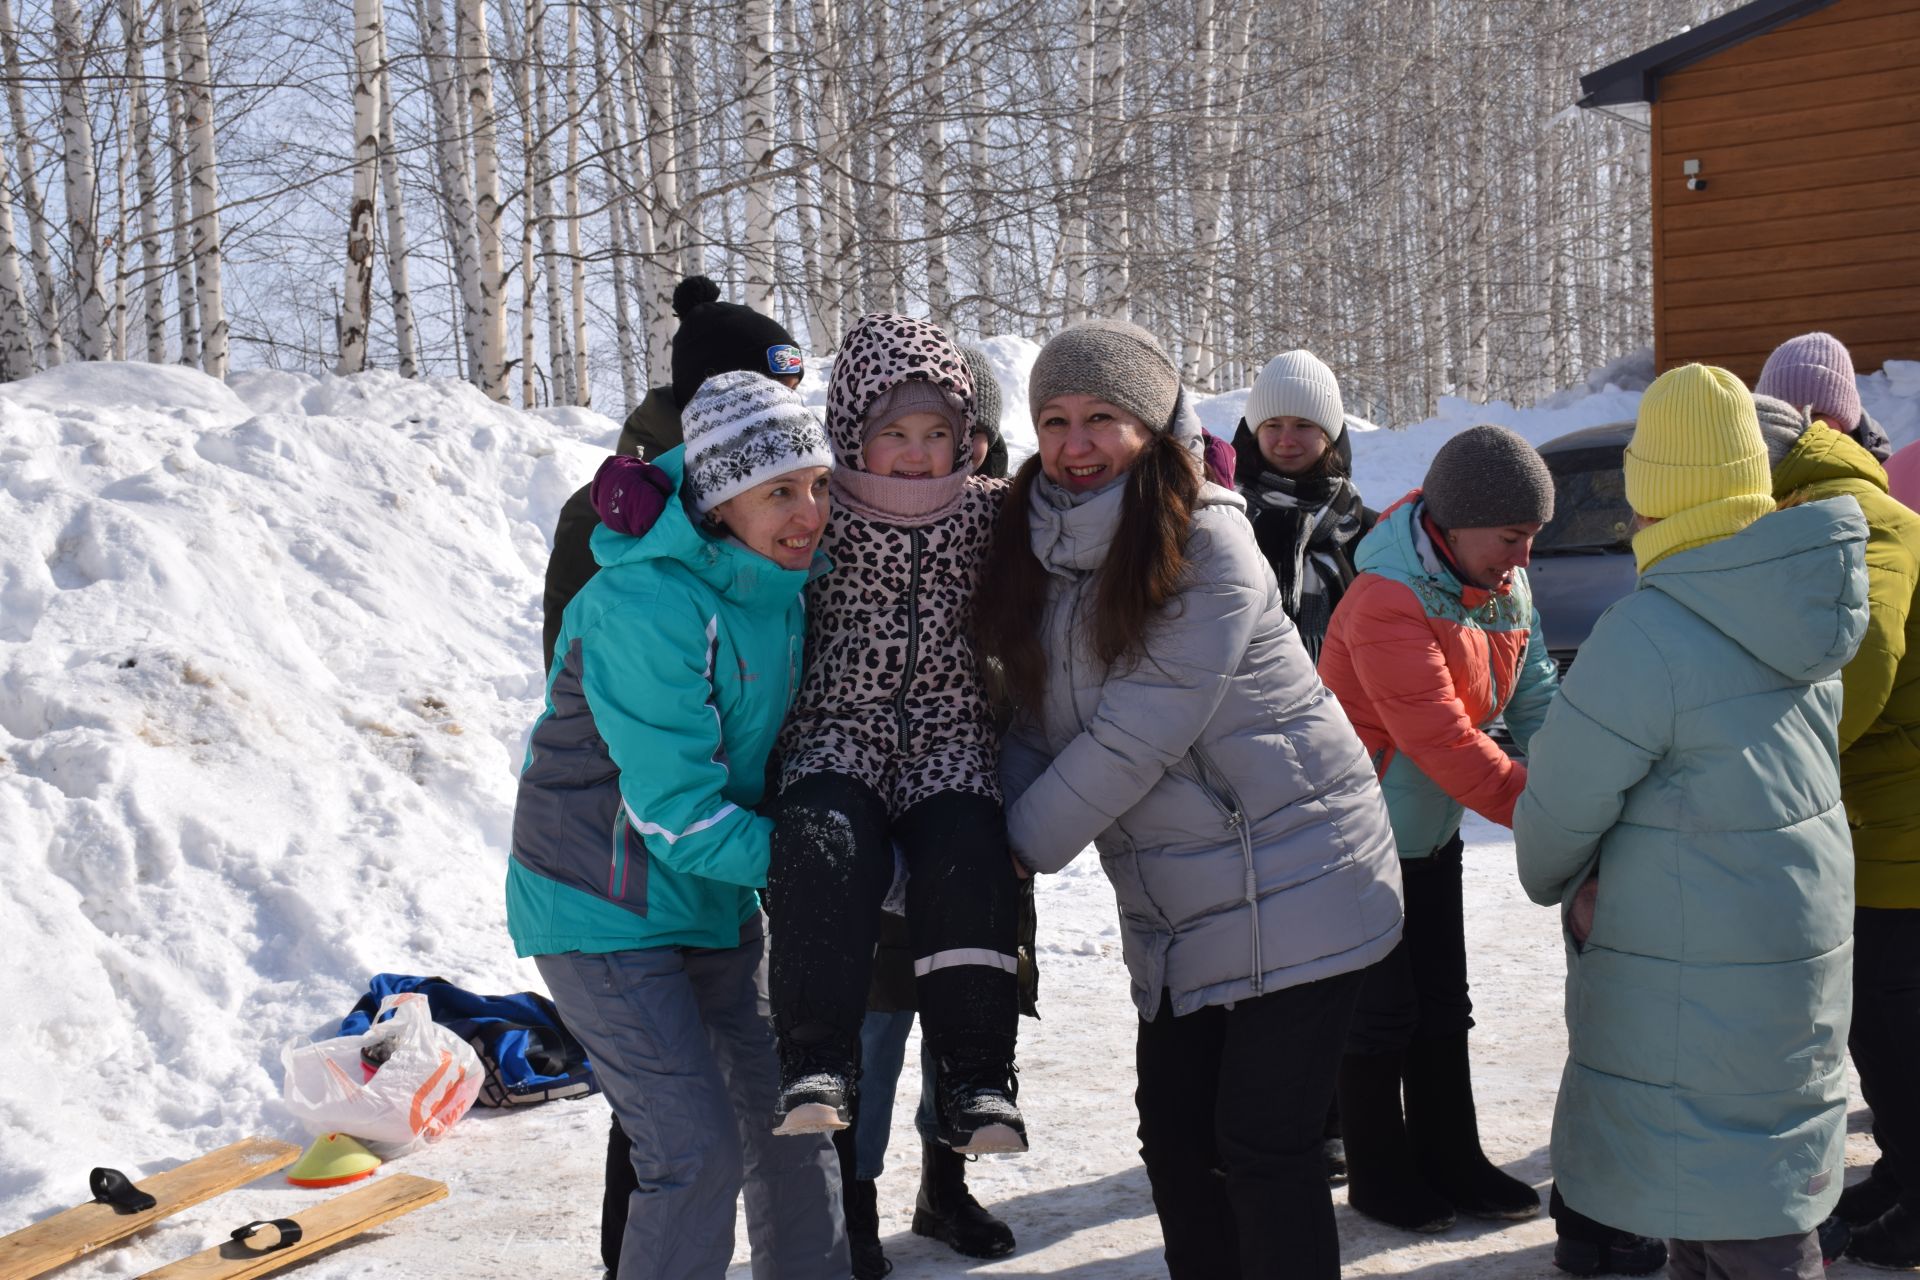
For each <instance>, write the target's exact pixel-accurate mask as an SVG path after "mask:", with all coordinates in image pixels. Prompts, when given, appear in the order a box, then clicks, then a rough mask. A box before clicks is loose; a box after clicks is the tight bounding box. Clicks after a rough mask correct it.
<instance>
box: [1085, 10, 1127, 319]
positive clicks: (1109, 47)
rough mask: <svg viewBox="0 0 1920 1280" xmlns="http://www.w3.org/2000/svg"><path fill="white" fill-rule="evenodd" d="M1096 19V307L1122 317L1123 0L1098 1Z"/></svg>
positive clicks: (1124, 228) (1124, 237)
mask: <svg viewBox="0 0 1920 1280" xmlns="http://www.w3.org/2000/svg"><path fill="white" fill-rule="evenodd" d="M1099 4H1100V17H1099V21H1098V25H1097V29H1096V32H1095V36H1094V40H1095V45H1094V102H1095V103H1096V106H1095V108H1094V121H1095V126H1096V127H1097V128H1098V130H1099V134H1098V137H1099V145H1098V154H1097V158H1096V160H1095V162H1094V169H1093V195H1094V196H1095V198H1096V200H1095V202H1096V207H1098V209H1099V211H1100V216H1099V218H1098V220H1097V223H1098V239H1099V242H1100V247H1099V257H1098V259H1097V263H1098V273H1099V274H1098V279H1097V280H1096V282H1095V286H1094V287H1095V291H1096V294H1097V297H1098V301H1097V303H1096V308H1097V310H1098V312H1099V314H1101V315H1103V316H1112V317H1115V318H1118V319H1122V320H1124V319H1126V318H1127V314H1128V297H1127V292H1128V286H1127V256H1128V255H1127V204H1126V200H1125V199H1124V198H1122V196H1121V188H1122V185H1123V183H1124V182H1125V173H1124V168H1125V166H1124V145H1125V141H1126V132H1125V124H1124V114H1123V113H1124V110H1125V104H1124V100H1123V95H1124V89H1125V86H1124V76H1125V74H1126V57H1125V53H1126V45H1125V43H1124V39H1123V32H1124V29H1125V25H1126V16H1127V0H1099Z"/></svg>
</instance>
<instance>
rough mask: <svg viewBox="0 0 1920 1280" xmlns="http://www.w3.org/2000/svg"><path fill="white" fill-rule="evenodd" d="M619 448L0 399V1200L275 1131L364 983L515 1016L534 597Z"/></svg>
mask: <svg viewBox="0 0 1920 1280" xmlns="http://www.w3.org/2000/svg"><path fill="white" fill-rule="evenodd" d="M614 430H615V427H614V424H612V423H611V422H609V421H607V420H606V419H605V418H602V417H600V416H598V415H595V414H590V413H586V412H582V411H577V410H569V411H559V412H554V413H549V414H547V415H546V416H545V417H544V418H540V417H534V416H529V415H526V414H522V413H517V412H514V411H512V410H509V409H506V408H503V407H501V406H498V405H495V404H492V403H490V402H489V401H487V400H486V399H485V398H484V397H482V396H481V395H480V394H479V393H478V392H477V391H475V390H473V389H472V388H470V387H467V386H464V385H463V384H459V383H454V382H434V383H419V382H407V381H404V380H402V379H400V378H398V377H396V376H393V375H390V374H380V373H370V374H365V375H361V376H358V377H355V378H351V379H334V378H323V379H314V378H310V377H301V376H295V375H287V374H256V375H244V376H237V377H235V379H234V385H233V387H232V388H231V389H229V388H228V387H225V386H222V385H221V384H220V383H218V382H216V381H214V380H212V379H210V378H207V377H204V376H203V375H201V374H198V373H194V372H191V371H188V370H184V369H181V368H176V367H170V366H157V365H146V364H122V365H67V366H63V367H61V368H58V369H56V370H53V371H51V372H48V373H43V374H40V375H38V376H36V377H34V378H31V379H29V380H27V381H26V382H22V383H18V384H14V385H12V386H10V387H6V388H0V833H4V836H5V845H6V849H7V853H6V856H5V857H4V858H0V937H5V938H6V939H7V944H6V952H7V956H8V961H7V969H8V985H9V988H10V996H9V1003H10V1005H11V1008H10V1010H9V1015H10V1016H9V1019H8V1021H9V1024H10V1026H11V1027H12V1028H13V1031H12V1034H11V1035H10V1037H9V1044H8V1050H9V1057H10V1060H11V1062H12V1068H11V1069H10V1070H8V1071H7V1072H5V1073H4V1075H0V1201H5V1202H7V1203H10V1204H13V1205H16V1206H21V1207H31V1208H45V1207H51V1206H52V1205H53V1204H55V1203H59V1202H66V1201H70V1200H71V1199H72V1198H73V1195H74V1193H75V1191H76V1190H77V1188H78V1187H79V1185H80V1184H79V1182H78V1181H77V1180H76V1173H75V1170H74V1168H73V1167H72V1166H73V1162H74V1160H75V1159H77V1158H79V1157H77V1156H76V1155H75V1154H74V1153H76V1152H85V1153H93V1152H98V1153H100V1155H101V1157H102V1158H104V1157H105V1156H107V1155H109V1154H111V1155H114V1156H115V1157H116V1160H114V1161H113V1162H115V1163H124V1164H125V1165H127V1166H129V1167H130V1166H132V1165H133V1164H136V1163H139V1162H141V1161H145V1160H149V1159H153V1158H155V1157H160V1156H165V1157H170V1158H178V1157H179V1156H180V1155H182V1154H183V1153H184V1152H187V1151H191V1150H193V1149H194V1148H197V1147H209V1146H212V1145H215V1143H216V1142H219V1141H226V1140H229V1139H232V1138H234V1137H237V1136H240V1135H242V1134H244V1133H247V1132H249V1131H254V1130H260V1131H265V1132H285V1131H287V1130H289V1129H290V1128H291V1126H290V1125H288V1124H287V1123H286V1120H285V1117H284V1115H283V1114H281V1113H280V1112H279V1110H278V1101H277V1099H278V1095H279V1062H278V1058H277V1053H278V1048H279V1045H280V1044H281V1042H282V1041H283V1040H285V1039H286V1038H287V1037H289V1036H292V1035H295V1034H300V1033H306V1032H309V1031H312V1030H314V1029H316V1028H317V1027H318V1026H320V1025H321V1024H323V1023H325V1022H328V1021H331V1020H335V1019H337V1018H338V1017H339V1016H340V1015H341V1014H343V1013H344V1012H345V1011H346V1008H347V1006H348V1005H350V1004H351V1003H352V1000H353V999H354V996H355V993H356V991H357V990H359V989H361V988H363V987H364V982H365V979H366V977H367V976H368V975H370V974H372V973H374V972H377V971H381V970H393V971H401V972H429V973H442V974H445V975H446V976H448V977H452V978H454V979H455V980H456V981H463V982H469V983H472V984H475V985H478V986H481V987H483V988H486V989H503V990H517V989H520V988H523V987H526V986H529V985H531V982H532V971H531V968H530V967H523V966H520V965H519V964H518V963H517V962H516V961H514V959H513V957H512V952H511V947H510V945H509V943H508V941H507V937H506V932H505V923H504V906H503V903H502V897H501V888H500V886H501V882H502V878H503V876H504V874H505V868H504V859H505V855H506V844H507V834H508V826H509V820H510V818H511V816H512V809H513V795H514V771H515V769H516V768H517V766H518V763H519V755H520V751H521V747H520V742H521V738H522V735H523V734H524V732H525V731H526V729H527V727H528V725H530V724H531V723H532V720H533V717H534V715H535V714H536V713H537V709H538V699H539V697H540V694H541V690H542V681H541V677H540V672H539V666H540V621H541V617H540V600H539V583H540V575H541V573H542V571H543V569H544V566H545V563H546V556H547V537H548V533H549V531H550V530H551V529H552V527H553V523H554V519H555V517H556V516H557V514H558V511H559V507H560V504H561V503H562V502H563V501H564V500H565V498H566V496H567V495H568V494H569V493H570V492H571V491H572V489H573V488H574V487H576V486H577V485H578V484H580V483H581V482H583V481H584V480H585V478H586V477H588V476H589V475H591V474H592V470H593V468H594V466H595V465H596V464H597V463H598V461H599V459H600V457H601V456H602V455H603V453H604V450H605V448H606V447H607V445H608V444H609V443H610V442H611V440H612V438H613V432H614ZM84 1163H85V1161H83V1167H82V1169H81V1173H82V1174H84ZM16 1216H17V1215H16V1213H15V1212H13V1211H10V1212H9V1213H8V1215H7V1217H8V1218H9V1219H12V1218H15V1217H16Z"/></svg>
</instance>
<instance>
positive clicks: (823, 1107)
mask: <svg viewBox="0 0 1920 1280" xmlns="http://www.w3.org/2000/svg"><path fill="white" fill-rule="evenodd" d="M858 1075H859V1073H858V1072H856V1071H855V1070H854V1067H853V1064H852V1063H851V1062H849V1061H847V1060H846V1058H845V1057H844V1056H842V1055H839V1054H836V1053H834V1052H832V1051H831V1050H828V1049H826V1048H825V1047H824V1046H819V1045H809V1044H795V1043H794V1042H792V1041H790V1040H782V1041H780V1094H779V1097H778V1098H777V1099H776V1100H775V1101H774V1104H773V1131H774V1133H775V1134H777V1135H779V1136H780V1137H783V1138H784V1137H789V1136H791V1135H793V1134H796V1133H831V1132H833V1131H834V1130H836V1129H844V1128H846V1127H847V1126H848V1125H849V1124H851V1123H852V1122H853V1085H854V1081H855V1080H856V1079H857V1078H858Z"/></svg>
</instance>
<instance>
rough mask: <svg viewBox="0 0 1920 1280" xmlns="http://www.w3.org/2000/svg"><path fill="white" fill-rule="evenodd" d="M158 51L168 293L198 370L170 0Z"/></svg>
mask: <svg viewBox="0 0 1920 1280" xmlns="http://www.w3.org/2000/svg"><path fill="white" fill-rule="evenodd" d="M4 3H5V0H0V4H4ZM160 50H161V57H162V66H163V68H164V70H165V72H166V83H167V91H166V97H167V201H168V204H169V209H170V212H171V213H172V215H173V293H174V298H175V300H176V301H177V302H178V304H179V306H178V310H179V314H180V320H179V324H180V363H181V364H183V365H186V366H187V367H188V368H189V369H198V368H199V367H200V300H199V297H198V296H197V295H196V294H195V292H194V287H193V241H192V234H193V232H192V226H193V219H192V217H191V215H190V214H189V212H188V203H187V187H188V182H187V123H186V121H187V106H186V103H187V93H186V86H185V85H184V83H183V82H182V81H181V78H180V66H181V63H182V61H183V59H182V57H181V54H180V24H179V23H178V22H177V21H175V15H174V6H173V4H172V3H171V2H170V0H160Z"/></svg>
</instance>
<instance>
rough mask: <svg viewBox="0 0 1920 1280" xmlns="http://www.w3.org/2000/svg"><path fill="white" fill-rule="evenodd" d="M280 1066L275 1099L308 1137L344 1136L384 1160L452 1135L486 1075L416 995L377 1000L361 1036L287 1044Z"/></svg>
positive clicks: (465, 1045) (471, 1053)
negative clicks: (278, 1092) (281, 1071)
mask: <svg viewBox="0 0 1920 1280" xmlns="http://www.w3.org/2000/svg"><path fill="white" fill-rule="evenodd" d="M389 1012H391V1014H392V1015H393V1016H392V1017H388V1016H387V1015H388V1014H389ZM362 1050H365V1051H366V1052H365V1054H364V1056H363V1054H362ZM280 1064H281V1066H282V1067H283V1068H285V1072H286V1074H285V1076H284V1078H283V1079H282V1081H281V1096H282V1097H283V1098H284V1099H285V1100H286V1104H287V1107H288V1108H289V1109H290V1110H291V1111H292V1112H293V1114H294V1116H295V1117H296V1118H297V1119H298V1120H299V1121H300V1123H301V1124H303V1125H305V1126H306V1128H307V1132H309V1133H311V1134H312V1135H313V1136H314V1137H316V1138H317V1137H319V1136H320V1135H322V1134H326V1133H344V1134H348V1135H351V1136H352V1137H355V1138H358V1139H359V1140H360V1141H362V1142H364V1143H366V1144H367V1146H368V1148H370V1149H371V1150H372V1151H373V1153H374V1154H375V1155H377V1156H380V1157H381V1158H382V1159H389V1160H390V1159H392V1158H393V1157H394V1156H398V1155H404V1154H405V1153H406V1152H408V1151H411V1150H413V1149H414V1148H415V1147H417V1146H419V1145H421V1144H422V1143H426V1142H432V1141H434V1140H436V1139H437V1138H439V1137H440V1135H441V1134H443V1133H445V1132H446V1131H447V1130H448V1129H451V1128H452V1127H453V1126H454V1124H455V1122H456V1121H458V1120H459V1119H460V1117H461V1116H464V1115H465V1114H467V1109H468V1108H469V1107H471V1106H472V1105H473V1100H474V1098H475V1097H476V1096H477V1095H478V1094H479V1092H480V1086H481V1084H482V1083H483V1082H484V1079H485V1074H486V1073H485V1071H484V1070H483V1069H482V1068H481V1066H480V1059H479V1056H478V1055H476V1054H475V1053H474V1051H473V1046H471V1045H469V1044H468V1043H467V1042H466V1041H465V1040H462V1039H461V1038H460V1037H459V1036H457V1035H455V1034H454V1033H453V1032H452V1031H450V1030H448V1029H447V1028H446V1027H443V1026H441V1025H440V1024H439V1023H437V1022H435V1021H434V1020H433V1013H432V1011H431V1010H430V1009H429V1007H428V1005H427V998H426V997H425V996H423V995H420V994H418V993H416V992H404V993H401V994H399V995H391V996H388V997H387V998H386V999H385V1000H382V1001H381V1002H380V1012H379V1013H378V1014H377V1015H376V1016H375V1018H374V1022H373V1025H372V1026H371V1027H369V1028H368V1029H367V1031H366V1034H364V1035H358V1036H336V1037H334V1038H333V1039H331V1040H319V1041H309V1040H307V1039H305V1038H304V1037H303V1038H301V1039H297V1040H292V1041H289V1042H288V1043H287V1045H286V1047H285V1048H283V1049H281V1051H280Z"/></svg>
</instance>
